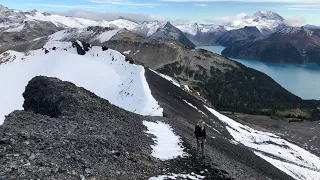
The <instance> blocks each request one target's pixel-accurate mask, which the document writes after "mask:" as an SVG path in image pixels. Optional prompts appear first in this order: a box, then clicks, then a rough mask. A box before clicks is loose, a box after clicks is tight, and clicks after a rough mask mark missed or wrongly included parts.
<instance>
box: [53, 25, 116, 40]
mask: <svg viewBox="0 0 320 180" xmlns="http://www.w3.org/2000/svg"><path fill="white" fill-rule="evenodd" d="M119 31H121V29H113V28H103V27H87V28H71V29H65V30H62V31H58V32H56V33H54V34H52V35H51V36H49V41H74V40H77V39H78V40H82V41H86V42H94V41H98V42H100V43H102V42H105V41H108V40H110V39H111V38H112V37H113V36H114V35H116V34H117V33H118V32H119Z"/></svg>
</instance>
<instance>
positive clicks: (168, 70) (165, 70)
mask: <svg viewBox="0 0 320 180" xmlns="http://www.w3.org/2000/svg"><path fill="white" fill-rule="evenodd" d="M158 71H159V72H160V73H162V74H166V75H168V76H171V77H175V76H174V75H175V74H176V75H179V74H181V73H182V71H183V66H181V65H180V63H179V62H174V63H172V64H166V65H165V66H163V67H162V68H159V69H158Z"/></svg>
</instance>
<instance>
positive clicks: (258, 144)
mask: <svg viewBox="0 0 320 180" xmlns="http://www.w3.org/2000/svg"><path fill="white" fill-rule="evenodd" d="M205 107H206V108H207V109H208V110H209V111H210V112H211V113H212V114H213V115H215V116H216V117H217V118H219V119H220V120H221V121H222V122H224V123H225V124H226V126H227V127H226V128H227V130H228V131H229V133H230V134H231V135H232V137H233V138H234V140H235V141H236V142H237V143H239V144H242V145H244V146H246V147H248V148H250V149H252V150H253V151H254V153H255V154H256V155H257V156H259V157H261V158H263V159H264V160H266V161H267V162H269V163H270V164H272V165H273V166H275V167H276V168H278V169H280V170H281V171H283V172H285V173H286V174H288V175H290V176H291V177H293V178H295V179H298V180H320V158H319V157H317V156H316V155H314V154H311V153H310V152H308V151H306V150H304V149H302V148H300V147H299V146H297V145H295V144H292V143H290V142H288V141H286V140H284V139H281V137H279V136H277V135H274V134H272V133H267V132H263V131H257V130H255V129H252V128H250V127H248V126H245V125H242V124H240V123H238V122H236V121H234V120H232V119H230V118H229V117H227V116H224V115H222V114H220V113H219V112H217V111H216V110H214V109H212V108H209V107H207V106H205Z"/></svg>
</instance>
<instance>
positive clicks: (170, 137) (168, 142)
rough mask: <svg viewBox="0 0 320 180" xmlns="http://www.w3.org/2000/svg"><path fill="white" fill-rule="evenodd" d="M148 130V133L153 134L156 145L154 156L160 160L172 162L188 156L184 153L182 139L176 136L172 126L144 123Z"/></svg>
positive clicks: (153, 146)
mask: <svg viewBox="0 0 320 180" xmlns="http://www.w3.org/2000/svg"><path fill="white" fill-rule="evenodd" d="M143 125H145V126H146V127H147V128H148V131H147V133H149V134H153V135H154V136H155V138H153V140H154V141H155V145H152V146H151V147H152V154H151V155H152V156H153V157H155V158H158V159H160V160H170V159H174V158H177V157H179V156H181V157H182V156H186V154H185V153H184V152H183V149H184V148H183V147H182V145H181V143H182V142H181V140H180V137H179V136H177V135H175V134H174V132H173V131H172V128H171V127H170V125H168V124H165V123H163V122H156V123H154V122H148V121H143Z"/></svg>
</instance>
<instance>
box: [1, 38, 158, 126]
mask: <svg viewBox="0 0 320 180" xmlns="http://www.w3.org/2000/svg"><path fill="white" fill-rule="evenodd" d="M73 46H74V47H73ZM75 46H80V47H82V48H83V49H86V47H85V45H84V44H82V43H81V42H79V41H78V42H77V44H75V43H74V44H72V43H71V42H59V41H49V42H48V43H47V44H46V45H45V47H44V49H40V50H35V51H31V52H27V53H19V52H15V51H7V52H5V53H3V54H0V61H2V62H5V63H3V64H1V65H0V84H1V87H6V88H2V89H1V90H0V92H1V93H0V101H1V102H5V103H2V104H1V107H0V124H2V123H3V119H4V116H5V115H7V114H9V113H11V112H12V111H14V110H17V109H22V104H23V97H22V93H23V91H24V89H25V86H26V85H27V83H28V81H29V80H30V79H32V78H33V77H35V76H37V75H44V76H49V77H57V78H59V79H61V80H64V81H70V82H73V83H74V84H76V85H77V86H80V87H84V88H86V89H88V90H90V91H92V92H94V93H95V94H97V95H98V96H100V97H102V98H105V99H107V100H109V101H110V102H111V103H112V104H114V105H116V106H119V107H121V108H124V109H126V110H128V111H131V112H135V113H137V114H141V115H154V116H162V111H163V109H162V108H160V106H159V105H158V102H157V101H156V100H155V99H154V98H153V96H152V95H151V91H150V89H149V86H148V84H147V81H146V78H145V76H144V67H142V66H138V65H134V64H130V63H129V62H126V61H125V57H124V56H123V55H122V54H121V53H119V52H117V51H114V50H111V49H108V50H105V51H103V50H102V48H101V47H95V46H94V47H91V48H90V47H89V51H88V52H86V53H85V55H83V56H80V55H78V53H77V49H76V48H75Z"/></svg>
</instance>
